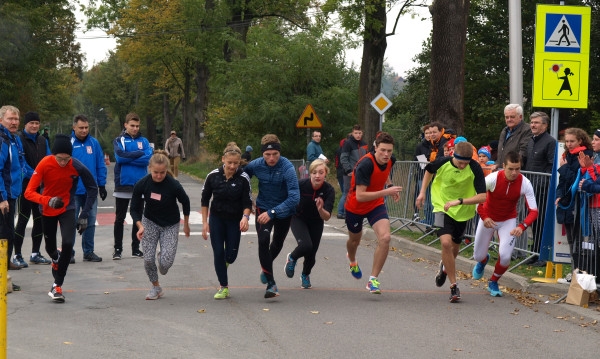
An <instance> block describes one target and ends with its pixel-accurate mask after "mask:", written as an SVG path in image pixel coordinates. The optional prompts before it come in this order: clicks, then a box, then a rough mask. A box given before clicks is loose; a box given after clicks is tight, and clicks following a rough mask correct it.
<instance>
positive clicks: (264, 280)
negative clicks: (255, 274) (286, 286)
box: [260, 271, 267, 284]
mask: <svg viewBox="0 0 600 359" xmlns="http://www.w3.org/2000/svg"><path fill="white" fill-rule="evenodd" d="M260 282H261V283H262V284H267V275H266V274H265V272H263V271H260Z"/></svg>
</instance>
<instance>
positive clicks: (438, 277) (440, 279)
mask: <svg viewBox="0 0 600 359" xmlns="http://www.w3.org/2000/svg"><path fill="white" fill-rule="evenodd" d="M443 266H444V264H443V263H442V261H440V269H439V270H438V272H437V273H436V274H435V285H436V287H441V286H443V285H444V283H446V277H447V276H448V274H447V273H444V267H443Z"/></svg>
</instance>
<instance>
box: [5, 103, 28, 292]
mask: <svg viewBox="0 0 600 359" xmlns="http://www.w3.org/2000/svg"><path fill="white" fill-rule="evenodd" d="M18 129H19V109H18V108H16V107H14V106H2V108H0V172H2V176H0V212H1V213H2V216H0V238H6V239H7V242H8V243H7V253H6V258H8V259H10V258H11V255H12V250H13V242H14V238H15V212H16V204H17V198H19V196H20V195H21V191H22V184H23V175H22V174H23V170H24V168H26V166H25V159H24V158H23V150H22V149H23V145H22V144H21V139H20V138H19V136H17V131H18ZM7 264H8V269H21V266H20V265H15V264H14V263H13V262H12V261H11V260H8V261H7ZM19 290H21V287H19V286H18V285H16V284H14V283H13V291H19Z"/></svg>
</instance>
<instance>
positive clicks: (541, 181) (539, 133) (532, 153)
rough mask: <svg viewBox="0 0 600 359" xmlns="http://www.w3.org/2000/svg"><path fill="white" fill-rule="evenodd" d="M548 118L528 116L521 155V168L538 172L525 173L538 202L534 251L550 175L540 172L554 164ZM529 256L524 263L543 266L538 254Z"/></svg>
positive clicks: (536, 114) (539, 238)
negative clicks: (523, 151) (523, 149)
mask: <svg viewBox="0 0 600 359" xmlns="http://www.w3.org/2000/svg"><path fill="white" fill-rule="evenodd" d="M549 122H550V118H549V117H548V115H547V114H546V113H544V112H534V113H532V114H531V115H530V116H529V128H530V129H531V134H532V136H531V138H530V139H529V141H528V142H527V150H526V152H525V156H523V158H522V160H523V170H524V171H527V172H538V173H537V174H536V173H530V174H526V176H527V177H528V178H529V180H530V181H531V182H532V184H533V186H534V188H535V200H536V201H537V203H538V207H539V208H538V209H539V215H538V218H539V219H540V220H539V221H537V222H536V223H535V225H534V226H532V227H531V232H532V234H533V242H532V244H531V247H530V250H531V251H532V252H534V253H537V254H539V253H540V245H541V241H542V221H543V220H544V218H545V217H546V206H545V204H546V203H547V198H548V184H549V181H550V176H545V175H541V174H540V173H548V174H551V173H552V165H553V164H554V155H555V153H556V139H554V137H552V136H550V134H549V133H548V125H549ZM537 254H536V255H534V256H533V257H531V258H530V259H529V260H528V261H527V262H526V263H527V264H532V265H533V266H535V267H543V266H545V265H546V262H543V261H540V260H538V258H539V257H538V255H537Z"/></svg>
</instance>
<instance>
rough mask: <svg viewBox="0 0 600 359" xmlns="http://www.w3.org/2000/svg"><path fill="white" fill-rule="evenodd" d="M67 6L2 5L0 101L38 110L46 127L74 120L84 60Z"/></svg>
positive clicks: (28, 0) (11, 0) (29, 0)
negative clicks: (74, 109) (69, 118)
mask: <svg viewBox="0 0 600 359" xmlns="http://www.w3.org/2000/svg"><path fill="white" fill-rule="evenodd" d="M76 26H77V24H76V21H75V15H74V14H73V7H72V6H71V5H70V4H69V2H68V1H66V0H59V1H50V2H39V1H33V0H26V1H14V0H8V1H3V2H2V3H0V47H2V49H3V51H2V53H1V54H0V100H1V102H2V103H3V104H8V103H10V104H13V105H16V106H17V107H20V108H21V110H22V111H24V112H26V111H29V110H35V111H37V112H39V113H40V116H41V118H42V121H43V122H44V124H47V123H48V122H57V121H59V120H60V119H61V118H64V117H65V116H68V117H70V115H71V113H72V109H73V102H72V100H71V98H72V95H73V93H74V91H75V84H76V81H77V76H78V75H79V73H80V72H81V64H82V55H81V54H80V53H79V44H77V43H76V42H75V34H74V32H75V29H76Z"/></svg>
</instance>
